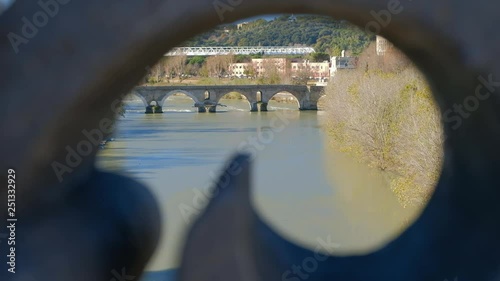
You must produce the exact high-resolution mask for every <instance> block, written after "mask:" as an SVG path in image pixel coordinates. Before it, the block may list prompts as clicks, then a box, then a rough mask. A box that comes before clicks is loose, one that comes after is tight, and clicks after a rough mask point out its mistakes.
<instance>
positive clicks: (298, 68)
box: [290, 60, 330, 79]
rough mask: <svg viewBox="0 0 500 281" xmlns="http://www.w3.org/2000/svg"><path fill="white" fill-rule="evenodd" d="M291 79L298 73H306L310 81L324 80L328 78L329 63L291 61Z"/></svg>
mask: <svg viewBox="0 0 500 281" xmlns="http://www.w3.org/2000/svg"><path fill="white" fill-rule="evenodd" d="M290 66H291V73H292V77H296V76H297V75H298V74H299V73H300V72H303V73H306V74H307V73H308V74H309V75H310V76H309V77H311V79H313V78H314V79H324V78H328V77H330V63H329V62H328V61H323V62H311V61H309V60H298V61H293V62H292V63H291V64H290Z"/></svg>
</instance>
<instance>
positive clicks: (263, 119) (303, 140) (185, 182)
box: [98, 96, 418, 281]
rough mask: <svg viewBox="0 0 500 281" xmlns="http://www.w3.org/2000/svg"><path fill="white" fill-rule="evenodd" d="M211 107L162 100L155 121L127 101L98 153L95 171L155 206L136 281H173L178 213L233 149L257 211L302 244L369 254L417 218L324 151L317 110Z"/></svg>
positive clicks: (367, 175)
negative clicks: (152, 237) (158, 224)
mask: <svg viewBox="0 0 500 281" xmlns="http://www.w3.org/2000/svg"><path fill="white" fill-rule="evenodd" d="M221 103H222V104H224V105H226V107H219V108H218V112H217V113H215V114H214V113H198V112H197V109H196V108H194V107H192V106H193V101H192V100H191V99H190V98H188V97H185V96H172V97H169V99H167V101H166V103H165V106H164V112H165V113H164V114H156V115H146V114H144V111H145V109H144V105H143V104H142V102H141V101H139V100H131V101H127V102H126V114H125V116H124V117H122V118H120V119H119V121H118V124H117V131H116V134H115V140H114V141H112V142H109V143H107V144H106V146H105V148H104V149H102V150H101V152H100V153H99V157H98V167H99V168H100V169H102V170H107V171H114V172H118V173H122V174H125V175H128V176H133V177H134V178H136V179H138V180H139V181H141V182H143V183H144V184H146V185H147V186H148V187H149V188H150V189H151V191H152V192H153V193H154V194H155V196H156V198H157V201H158V204H159V205H160V207H161V210H162V215H163V234H162V238H161V241H160V245H159V246H158V247H157V250H156V253H155V255H154V256H153V258H152V260H151V261H150V263H149V265H148V268H147V271H148V272H147V273H146V274H145V276H144V278H143V280H145V281H153V280H155V281H160V280H173V277H174V274H175V269H176V268H177V267H178V265H179V255H180V250H181V249H182V246H183V242H184V241H183V238H184V237H185V233H186V231H187V229H188V227H189V223H190V221H191V218H192V217H191V216H190V213H186V212H185V210H186V208H185V207H186V206H188V208H190V207H193V208H195V209H197V208H198V206H196V204H197V203H196V202H197V200H195V202H194V203H193V199H194V198H196V196H197V195H196V190H203V189H206V188H207V187H209V186H210V185H211V183H212V182H213V179H214V178H216V175H217V174H218V172H219V170H220V169H222V166H223V164H224V163H225V162H226V161H227V160H228V159H229V158H230V157H231V155H233V154H234V153H235V152H236V151H238V150H249V151H251V152H252V153H254V155H255V156H256V157H255V160H254V168H253V171H254V174H253V177H254V180H253V182H254V186H253V188H254V194H253V200H254V204H255V205H256V206H257V208H258V212H259V213H260V214H261V215H262V216H264V217H265V218H266V219H267V220H268V221H269V222H270V223H272V225H273V227H274V228H275V229H276V230H278V231H279V232H281V233H283V234H285V235H286V236H287V237H288V238H289V239H292V240H294V241H295V242H297V243H300V244H302V245H304V246H307V247H311V248H315V246H316V245H317V244H316V243H317V242H316V241H317V239H318V238H323V239H327V237H331V239H332V241H334V242H335V243H337V244H338V245H339V246H340V247H339V248H338V254H347V253H353V252H356V253H359V252H366V251H371V250H374V249H376V248H377V247H380V246H382V245H383V244H384V243H386V242H388V241H389V240H390V239H391V238H392V237H393V236H394V235H397V234H398V233H399V232H400V231H401V229H402V228H403V227H404V224H405V221H408V220H411V219H412V218H413V217H414V216H415V215H416V214H417V213H418V210H407V209H403V208H401V207H400V205H399V204H398V203H397V200H396V198H395V196H394V195H393V194H392V193H391V192H390V191H389V190H388V188H387V184H386V183H385V181H384V180H383V178H382V177H380V176H378V175H376V174H375V173H373V172H372V171H370V170H368V169H365V168H364V167H362V166H360V165H358V164H356V163H355V162H353V161H351V160H350V159H349V158H348V157H346V156H343V155H341V154H338V153H335V152H333V151H331V150H330V149H329V148H328V145H326V144H327V143H328V142H329V141H330V140H329V139H328V137H327V136H326V134H325V133H324V129H323V126H322V124H323V122H322V120H323V119H324V118H325V115H326V114H325V112H323V111H317V112H316V111H299V110H298V104H297V102H289V103H278V102H274V101H271V102H270V103H269V106H268V110H269V111H268V112H253V113H251V112H249V104H248V102H247V101H246V100H222V101H221ZM183 210H184V211H183ZM191 210H192V209H191Z"/></svg>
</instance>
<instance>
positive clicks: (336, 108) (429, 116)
mask: <svg viewBox="0 0 500 281" xmlns="http://www.w3.org/2000/svg"><path fill="white" fill-rule="evenodd" d="M327 95H328V100H327V106H326V108H327V112H328V118H327V119H328V123H327V128H328V132H329V134H330V135H331V137H332V143H331V145H333V146H334V147H335V148H336V149H338V150H340V151H343V152H347V153H349V154H351V155H352V156H354V157H355V158H356V159H358V160H360V161H362V162H365V163H367V164H368V165H369V166H371V167H374V168H376V169H378V170H380V171H383V173H384V174H385V175H386V176H387V178H388V181H389V183H390V187H391V189H392V190H393V191H394V192H395V194H396V195H397V197H398V199H399V200H400V202H401V203H402V205H403V206H405V207H406V206H412V205H421V204H424V203H426V202H427V199H428V198H429V196H430V194H431V193H432V190H433V187H434V186H435V184H436V182H437V180H438V178H439V173H440V167H441V162H442V156H443V151H442V142H443V133H442V127H441V123H440V115H439V110H438V108H437V106H436V104H435V103H434V100H433V97H432V94H431V92H430V89H429V86H428V85H427V82H426V81H425V79H424V77H423V76H422V75H421V74H420V73H419V72H418V70H417V69H416V68H415V67H414V66H413V65H412V64H411V63H410V62H408V60H406V59H403V56H402V55H401V53H399V52H397V51H391V53H390V54H387V55H386V57H379V56H377V55H376V54H375V51H374V46H370V47H369V48H368V49H367V51H365V53H364V54H363V55H362V56H361V57H360V60H359V63H358V68H357V69H355V70H346V71H339V72H338V73H337V74H336V76H335V78H334V79H333V83H330V84H329V86H328V87H327Z"/></svg>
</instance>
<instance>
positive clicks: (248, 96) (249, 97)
mask: <svg viewBox="0 0 500 281" xmlns="http://www.w3.org/2000/svg"><path fill="white" fill-rule="evenodd" d="M231 93H236V94H239V95H241V96H242V97H244V100H245V101H247V102H248V107H249V109H251V108H252V103H253V102H254V100H255V98H254V97H252V94H251V93H250V92H248V91H242V90H238V89H235V90H228V91H226V92H224V93H222V94H220V95H219V97H218V98H217V103H220V101H221V99H223V98H224V97H225V96H227V95H229V94H231Z"/></svg>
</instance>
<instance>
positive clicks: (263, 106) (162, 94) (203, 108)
mask: <svg viewBox="0 0 500 281" xmlns="http://www.w3.org/2000/svg"><path fill="white" fill-rule="evenodd" d="M281 92H286V93H290V94H292V95H293V96H294V97H295V98H296V99H297V101H298V107H299V110H318V100H319V99H320V97H322V96H323V95H324V87H323V86H297V85H224V86H140V87H136V88H134V89H133V90H132V94H134V95H136V96H138V97H139V98H140V99H141V100H142V101H143V102H144V106H145V107H146V113H162V112H163V110H162V108H163V105H164V103H165V101H166V99H167V98H168V97H169V96H171V95H173V94H178V93H182V94H186V95H187V96H189V97H191V98H192V99H193V101H194V107H197V108H198V112H207V110H208V112H216V111H217V105H220V103H219V102H220V100H221V98H222V97H224V96H225V95H226V94H229V93H239V94H241V95H243V96H244V97H245V98H246V99H247V101H248V103H249V110H250V111H259V105H260V111H267V104H268V102H269V101H270V100H271V99H272V98H273V96H274V95H276V94H278V93H281ZM153 102H154V103H153Z"/></svg>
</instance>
